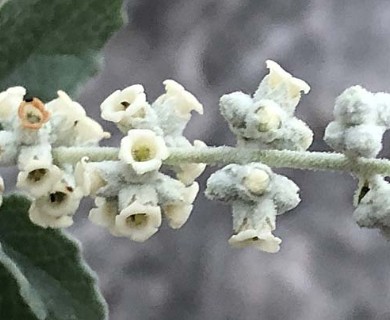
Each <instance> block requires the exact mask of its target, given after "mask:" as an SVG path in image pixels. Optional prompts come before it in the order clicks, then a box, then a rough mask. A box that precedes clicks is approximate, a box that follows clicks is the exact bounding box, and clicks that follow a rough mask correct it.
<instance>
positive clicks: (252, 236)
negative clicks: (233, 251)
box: [229, 229, 282, 253]
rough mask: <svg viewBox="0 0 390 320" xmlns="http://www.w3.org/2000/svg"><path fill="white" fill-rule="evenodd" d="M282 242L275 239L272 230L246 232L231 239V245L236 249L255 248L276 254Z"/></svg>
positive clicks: (250, 230)
mask: <svg viewBox="0 0 390 320" xmlns="http://www.w3.org/2000/svg"><path fill="white" fill-rule="evenodd" d="M281 242H282V240H281V239H280V238H278V237H275V236H274V235H273V234H272V233H271V230H270V229H264V230H254V229H249V230H244V231H241V232H239V233H238V234H236V235H233V236H232V237H231V238H230V239H229V244H230V245H231V246H233V247H236V248H244V247H247V246H254V247H255V248H256V249H259V250H261V251H265V252H269V253H276V252H278V251H279V250H280V244H281Z"/></svg>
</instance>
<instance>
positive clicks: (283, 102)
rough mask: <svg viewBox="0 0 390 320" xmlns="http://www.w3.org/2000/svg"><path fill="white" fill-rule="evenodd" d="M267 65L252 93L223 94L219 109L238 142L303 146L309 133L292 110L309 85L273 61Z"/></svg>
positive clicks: (300, 148)
mask: <svg viewBox="0 0 390 320" xmlns="http://www.w3.org/2000/svg"><path fill="white" fill-rule="evenodd" d="M267 67H268V68H269V70H270V72H269V74H268V75H267V76H266V77H264V79H263V80H262V81H261V83H260V85H259V87H258V89H257V90H256V92H255V93H254V95H253V97H251V96H249V95H247V94H245V93H243V92H233V93H230V94H226V95H224V96H222V97H221V99H220V109H221V113H222V115H223V116H224V117H225V119H226V120H227V121H228V123H229V126H230V129H231V130H232V132H233V133H234V134H235V135H236V136H237V145H238V146H242V147H252V148H263V149H280V150H281V149H287V150H298V151H303V150H306V149H307V148H308V147H309V146H310V145H311V143H312V141H313V133H312V131H311V130H310V128H309V127H308V126H307V125H306V124H305V123H304V122H303V121H302V120H299V119H298V118H296V117H295V116H294V112H295V108H296V106H297V105H298V103H299V101H300V98H301V93H302V92H303V93H308V92H309V90H310V87H309V85H308V84H307V83H306V82H304V81H303V80H300V79H297V78H294V77H293V76H292V75H291V74H289V73H288V72H286V71H284V70H283V69H282V68H281V67H280V66H279V65H278V64H277V63H276V62H274V61H270V60H268V61H267Z"/></svg>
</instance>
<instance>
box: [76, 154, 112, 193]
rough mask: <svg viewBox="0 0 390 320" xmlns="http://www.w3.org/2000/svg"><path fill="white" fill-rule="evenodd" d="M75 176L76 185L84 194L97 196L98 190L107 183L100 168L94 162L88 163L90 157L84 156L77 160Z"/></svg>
mask: <svg viewBox="0 0 390 320" xmlns="http://www.w3.org/2000/svg"><path fill="white" fill-rule="evenodd" d="M74 176H75V180H76V185H77V187H79V188H80V190H81V192H82V193H83V195H84V196H89V195H91V196H95V195H96V192H97V191H98V190H99V189H100V188H103V187H104V186H105V185H106V184H107V182H106V181H105V180H104V179H103V178H102V176H101V175H100V174H99V170H97V168H96V167H95V166H94V165H93V164H91V163H88V157H83V158H82V159H81V160H80V161H79V162H77V164H76V167H75V170H74Z"/></svg>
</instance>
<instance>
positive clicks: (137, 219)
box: [126, 213, 148, 228]
mask: <svg viewBox="0 0 390 320" xmlns="http://www.w3.org/2000/svg"><path fill="white" fill-rule="evenodd" d="M147 221H148V215H147V214H146V213H137V214H133V215H131V216H130V217H128V218H127V219H126V222H127V223H128V225H129V226H130V227H133V228H140V227H143V226H144V225H146V224H147Z"/></svg>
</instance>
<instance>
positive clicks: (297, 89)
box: [265, 60, 310, 99]
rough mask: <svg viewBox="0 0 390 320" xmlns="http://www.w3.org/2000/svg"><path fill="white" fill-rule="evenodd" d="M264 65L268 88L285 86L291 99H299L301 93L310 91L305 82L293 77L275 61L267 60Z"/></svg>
mask: <svg viewBox="0 0 390 320" xmlns="http://www.w3.org/2000/svg"><path fill="white" fill-rule="evenodd" d="M265 63H266V65H267V68H268V69H269V74H268V75H267V79H268V85H269V87H270V88H272V89H275V88H276V87H278V86H279V85H281V84H286V85H287V88H288V92H289V97H290V98H291V99H295V98H297V97H300V95H301V92H303V93H305V94H306V93H308V92H309V91H310V86H309V85H308V84H307V83H306V82H305V81H303V80H301V79H298V78H295V77H293V76H292V75H291V74H290V73H288V72H287V71H285V70H283V68H282V67H281V66H280V65H279V64H277V63H276V62H275V61H272V60H267V61H266V62H265Z"/></svg>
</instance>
